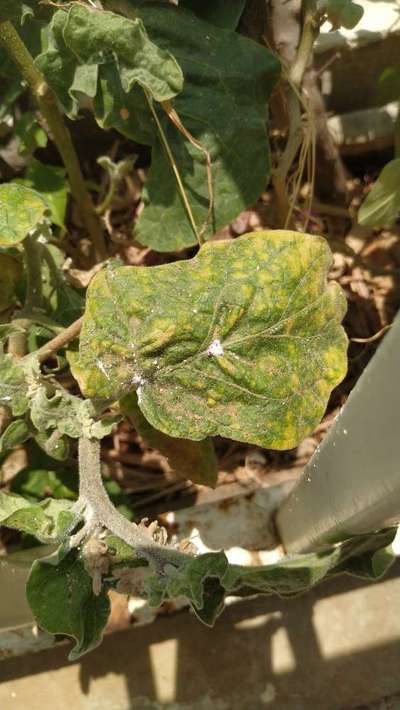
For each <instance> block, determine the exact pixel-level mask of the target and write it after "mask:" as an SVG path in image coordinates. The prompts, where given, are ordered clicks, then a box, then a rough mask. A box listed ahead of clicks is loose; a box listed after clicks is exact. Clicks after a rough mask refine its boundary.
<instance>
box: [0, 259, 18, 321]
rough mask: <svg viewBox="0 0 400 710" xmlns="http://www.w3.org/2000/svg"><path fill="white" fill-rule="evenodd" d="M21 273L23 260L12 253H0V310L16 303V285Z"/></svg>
mask: <svg viewBox="0 0 400 710" xmlns="http://www.w3.org/2000/svg"><path fill="white" fill-rule="evenodd" d="M21 274H22V266H21V262H20V261H19V260H18V259H16V258H15V257H14V256H11V254H3V253H0V312H1V311H5V310H6V308H9V306H11V305H12V304H13V303H14V301H15V287H16V285H17V283H18V281H19V279H20V277H21Z"/></svg>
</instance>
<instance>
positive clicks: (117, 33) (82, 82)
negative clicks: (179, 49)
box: [36, 4, 183, 116]
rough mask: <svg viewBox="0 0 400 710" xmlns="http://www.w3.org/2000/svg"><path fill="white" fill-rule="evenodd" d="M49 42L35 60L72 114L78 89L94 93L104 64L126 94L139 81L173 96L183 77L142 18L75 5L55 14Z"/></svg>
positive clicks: (161, 97) (158, 95)
mask: <svg viewBox="0 0 400 710" xmlns="http://www.w3.org/2000/svg"><path fill="white" fill-rule="evenodd" d="M49 32H50V36H49V45H48V48H47V49H46V51H45V52H43V53H42V54H41V55H40V56H39V57H37V59H36V62H37V64H38V66H39V68H40V69H41V71H42V72H43V73H44V74H45V76H46V78H47V81H48V82H49V84H50V85H51V86H52V87H53V89H54V90H55V91H56V93H57V95H58V97H59V98H60V100H61V101H62V102H63V104H64V106H65V108H66V109H67V111H68V113H69V114H70V115H71V116H76V113H77V110H78V98H79V95H80V94H86V95H87V96H89V97H91V98H94V97H95V95H96V91H97V82H98V79H99V77H101V76H102V72H103V68H105V69H106V70H107V68H108V67H110V66H114V67H115V68H116V69H117V72H118V74H119V76H120V80H121V86H122V89H123V91H124V92H125V93H128V92H129V91H130V90H131V89H132V88H133V86H134V85H135V84H138V85H139V86H141V87H142V88H143V89H145V90H146V91H148V92H149V93H150V95H151V96H152V97H153V98H154V99H155V100H156V101H166V100H169V99H171V98H173V97H174V96H175V95H176V94H177V93H178V92H179V91H180V90H181V89H182V84H183V76H182V72H181V70H180V67H179V65H178V64H177V62H176V60H175V59H174V57H173V56H172V55H171V54H170V53H169V52H166V51H164V50H163V49H160V48H159V47H157V46H156V45H155V44H154V43H153V42H152V41H151V40H150V39H149V37H148V35H147V33H146V30H145V28H144V25H143V23H142V21H141V20H140V19H139V18H136V19H134V20H129V19H127V18H125V17H121V16H120V15H116V14H114V13H113V12H107V11H101V12H100V11H97V10H94V9H92V8H88V7H83V6H81V5H77V4H74V5H72V7H71V8H70V10H69V11H68V12H65V11H64V10H60V11H58V12H56V13H55V15H54V17H53V21H52V23H51V25H50V28H49Z"/></svg>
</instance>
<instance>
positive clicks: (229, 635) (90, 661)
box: [0, 564, 400, 710]
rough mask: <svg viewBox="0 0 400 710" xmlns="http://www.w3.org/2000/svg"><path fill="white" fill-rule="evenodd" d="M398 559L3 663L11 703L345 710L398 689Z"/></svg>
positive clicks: (32, 708)
mask: <svg viewBox="0 0 400 710" xmlns="http://www.w3.org/2000/svg"><path fill="white" fill-rule="evenodd" d="M399 571H400V564H396V565H395V566H394V567H393V568H392V572H391V575H390V576H389V577H387V578H386V579H385V580H383V581H381V582H378V583H375V584H370V585H365V584H364V583H363V582H361V581H357V580H354V579H350V578H348V577H340V578H336V579H333V580H331V581H329V582H327V583H325V584H322V585H321V586H320V587H318V588H317V589H315V590H314V591H313V592H310V593H309V594H307V595H304V596H301V597H297V598H295V599H290V600H282V599H278V598H276V597H275V598H272V597H258V598H255V599H251V600H247V601H243V602H242V601H240V602H238V603H236V604H234V605H233V606H231V607H230V608H228V609H227V611H226V612H225V614H224V615H223V616H222V617H221V619H220V620H219V621H218V622H217V625H216V627H215V629H214V630H210V629H207V628H206V627H203V626H201V625H200V624H199V622H197V621H196V620H195V619H194V618H193V617H192V616H190V615H189V614H188V613H187V612H183V613H180V614H176V615H174V616H171V617H166V618H161V619H159V620H157V622H156V623H154V624H153V625H151V626H147V627H142V628H136V629H132V630H127V631H122V632H119V633H115V634H113V635H111V636H109V637H107V638H106V639H105V641H104V643H103V645H102V646H101V647H100V648H99V649H97V650H96V651H94V652H93V653H91V654H89V655H88V656H86V657H84V658H83V659H82V660H81V662H77V663H73V664H67V662H66V653H67V649H66V647H65V646H63V647H60V648H54V649H51V650H48V651H43V652H40V653H37V654H35V655H29V656H24V657H23V658H13V659H10V660H5V661H3V662H2V663H1V665H0V678H1V681H2V682H1V684H0V707H1V708H4V710H9V709H11V708H12V709H13V710H25V708H27V707H29V710H47V709H48V710H50V709H51V710H54V708H57V710H64V709H65V710H70V708H74V710H158V709H159V708H167V709H168V710H206V709H207V708H213V710H265V708H273V709H274V710H345V709H346V710H347V708H352V707H356V706H360V705H361V706H365V704H367V703H370V702H377V701H378V700H380V699H381V698H383V697H384V696H392V695H394V694H395V693H398V692H399V691H400V615H399V613H398V607H399V598H400V579H399V578H398V573H399Z"/></svg>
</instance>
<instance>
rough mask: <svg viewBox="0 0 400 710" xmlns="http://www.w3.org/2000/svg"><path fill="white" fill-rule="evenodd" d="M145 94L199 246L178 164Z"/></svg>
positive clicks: (200, 241)
mask: <svg viewBox="0 0 400 710" xmlns="http://www.w3.org/2000/svg"><path fill="white" fill-rule="evenodd" d="M145 95H146V98H147V101H148V104H149V107H150V111H151V113H152V115H153V118H154V121H155V124H156V126H157V129H158V132H159V134H160V140H161V143H162V144H163V147H164V150H165V152H166V154H167V157H168V160H169V162H170V164H171V168H172V171H173V173H174V175H175V180H176V183H177V185H178V189H179V192H180V195H181V199H182V202H183V205H184V207H185V210H186V213H187V216H188V219H189V222H190V226H191V227H192V230H193V232H194V235H195V237H196V239H197V241H198V243H199V246H201V245H202V244H203V243H204V239H203V237H202V235H201V234H200V233H199V230H198V229H197V225H196V222H195V219H194V216H193V212H192V208H191V206H190V204H189V200H188V197H187V194H186V191H185V188H184V185H183V182H182V178H181V176H180V173H179V170H178V166H177V164H176V162H175V158H174V156H173V154H172V150H171V148H170V145H169V143H168V140H167V136H166V135H165V132H164V129H163V127H162V125H161V121H160V119H159V118H158V116H157V111H156V110H155V108H154V104H153V99H152V98H151V96H150V95H149V94H148V93H147V91H145Z"/></svg>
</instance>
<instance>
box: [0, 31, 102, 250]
mask: <svg viewBox="0 0 400 710" xmlns="http://www.w3.org/2000/svg"><path fill="white" fill-rule="evenodd" d="M0 42H2V44H3V45H4V47H5V49H6V51H7V53H8V54H9V55H10V57H11V58H12V59H13V61H14V62H15V64H16V65H17V67H18V69H19V71H20V72H21V74H22V76H23V78H24V79H25V81H26V82H27V84H28V86H29V88H30V89H31V91H32V94H33V95H34V97H35V99H36V101H37V103H38V106H39V110H40V112H41V113H42V115H43V117H44V119H45V122H46V124H47V126H48V128H49V131H50V133H51V137H52V138H53V140H54V143H55V144H56V146H57V148H58V151H59V153H60V155H61V158H62V160H63V163H64V165H65V167H66V170H67V173H68V177H69V181H70V185H71V192H72V195H73V197H74V200H75V201H76V203H77V205H78V208H79V211H80V213H81V216H82V220H83V223H84V225H85V227H86V229H87V231H88V234H89V236H90V238H91V240H92V242H93V246H94V249H95V252H96V258H97V259H98V260H99V261H103V260H104V259H106V258H107V250H106V245H105V241H104V235H103V232H102V229H101V224H100V221H99V219H98V217H97V215H96V212H95V209H94V206H93V202H92V198H91V196H90V194H89V191H88V189H87V187H86V184H85V181H84V178H83V175H82V171H81V168H80V165H79V161H78V158H77V155H76V152H75V148H74V145H73V143H72V139H71V135H70V133H69V131H68V129H67V127H66V125H65V123H64V120H63V117H62V115H61V113H60V110H59V108H58V102H57V97H56V95H55V94H54V92H53V91H52V89H50V87H49V86H48V84H47V83H46V81H45V79H44V76H43V75H42V73H41V72H40V71H39V69H38V68H37V67H36V65H35V63H34V60H33V57H32V55H31V54H30V53H29V52H28V50H27V48H26V46H25V44H24V43H23V42H22V40H21V38H20V36H19V34H18V32H17V31H16V30H15V29H14V27H13V25H12V23H11V22H0Z"/></svg>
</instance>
